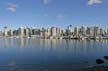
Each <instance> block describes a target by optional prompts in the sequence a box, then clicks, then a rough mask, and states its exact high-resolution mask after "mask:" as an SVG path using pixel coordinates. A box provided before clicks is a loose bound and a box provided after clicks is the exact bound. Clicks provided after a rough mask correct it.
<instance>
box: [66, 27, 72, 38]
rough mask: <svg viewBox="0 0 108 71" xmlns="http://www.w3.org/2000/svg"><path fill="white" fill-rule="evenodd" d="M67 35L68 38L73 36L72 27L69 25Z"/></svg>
mask: <svg viewBox="0 0 108 71" xmlns="http://www.w3.org/2000/svg"><path fill="white" fill-rule="evenodd" d="M66 35H67V36H72V25H69V26H68V27H67V30H66Z"/></svg>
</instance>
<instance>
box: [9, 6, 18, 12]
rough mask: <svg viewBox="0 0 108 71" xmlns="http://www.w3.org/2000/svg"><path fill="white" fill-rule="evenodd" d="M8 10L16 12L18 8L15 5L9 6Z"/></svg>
mask: <svg viewBox="0 0 108 71" xmlns="http://www.w3.org/2000/svg"><path fill="white" fill-rule="evenodd" d="M7 10H8V11H10V12H15V11H16V8H14V7H8V8H7Z"/></svg>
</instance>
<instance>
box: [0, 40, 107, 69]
mask: <svg viewBox="0 0 108 71" xmlns="http://www.w3.org/2000/svg"><path fill="white" fill-rule="evenodd" d="M106 55H108V41H107V40H104V41H93V40H91V41H79V40H65V39H63V40H56V39H54V40H50V39H26V38H22V39H21V38H20V39H19V38H0V69H9V70H11V71H12V70H13V71H14V69H16V68H18V69H45V68H46V69H47V68H50V69H71V68H85V67H92V66H98V65H97V64H96V62H95V61H96V59H97V58H101V59H103V60H104V58H103V56H106ZM104 61H105V63H104V64H103V65H107V63H108V62H107V61H106V60H104Z"/></svg>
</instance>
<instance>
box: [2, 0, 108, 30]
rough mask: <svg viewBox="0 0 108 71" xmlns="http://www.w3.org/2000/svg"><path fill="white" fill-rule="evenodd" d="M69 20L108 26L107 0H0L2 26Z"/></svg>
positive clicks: (58, 23)
mask: <svg viewBox="0 0 108 71" xmlns="http://www.w3.org/2000/svg"><path fill="white" fill-rule="evenodd" d="M70 24H71V25H72V26H73V27H75V26H83V25H84V26H99V27H102V28H107V26H108V0H0V29H2V28H3V27H4V26H8V27H9V28H12V29H15V28H18V27H21V26H23V27H25V26H26V27H36V28H40V27H51V26H56V27H60V28H67V26H68V25H70Z"/></svg>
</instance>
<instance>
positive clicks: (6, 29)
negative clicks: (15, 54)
mask: <svg viewBox="0 0 108 71" xmlns="http://www.w3.org/2000/svg"><path fill="white" fill-rule="evenodd" d="M8 32H9V30H8V28H7V26H5V27H4V29H3V34H4V36H9V35H8Z"/></svg>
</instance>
